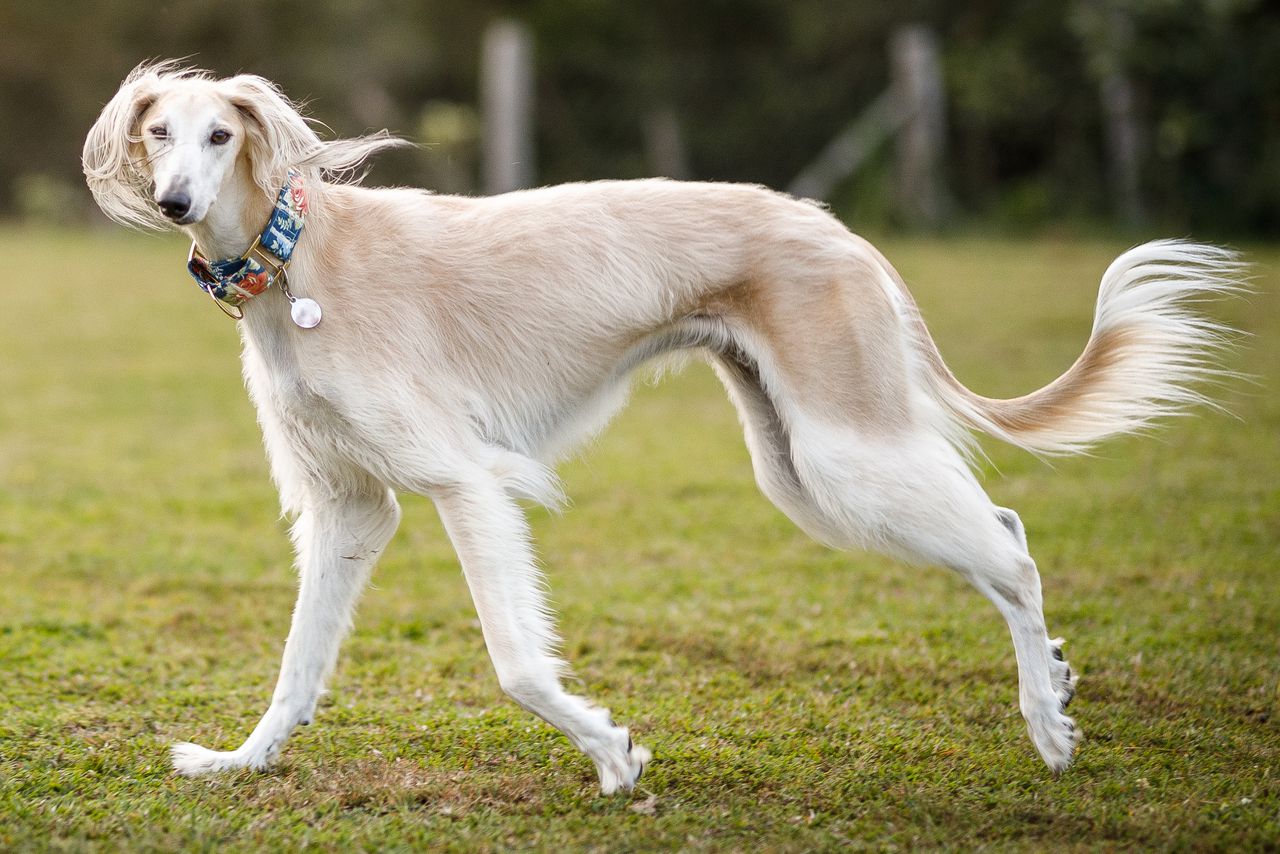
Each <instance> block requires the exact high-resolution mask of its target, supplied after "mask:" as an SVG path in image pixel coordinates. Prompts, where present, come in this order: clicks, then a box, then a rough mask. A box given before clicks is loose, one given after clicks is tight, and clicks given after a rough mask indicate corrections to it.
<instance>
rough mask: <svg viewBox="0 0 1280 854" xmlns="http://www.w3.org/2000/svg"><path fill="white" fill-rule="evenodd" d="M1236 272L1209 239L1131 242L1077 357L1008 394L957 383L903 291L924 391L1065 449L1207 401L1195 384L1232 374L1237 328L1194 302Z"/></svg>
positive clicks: (1029, 442)
mask: <svg viewBox="0 0 1280 854" xmlns="http://www.w3.org/2000/svg"><path fill="white" fill-rule="evenodd" d="M1243 270H1244V265H1243V264H1242V263H1241V262H1240V261H1239V260H1238V259H1237V257H1236V255H1235V254H1234V253H1232V252H1230V251H1228V250H1225V249H1220V248H1218V247H1214V246H1205V245H1200V244H1195V243H1187V242H1183V241H1177V240H1158V241H1153V242H1151V243H1145V244H1143V245H1141V246H1137V247H1135V248H1133V249H1130V250H1129V251H1128V252H1125V253H1124V254H1123V255H1121V256H1120V257H1119V258H1117V259H1116V260H1115V261H1114V262H1112V264H1111V266H1110V267H1109V268H1107V271H1106V273H1105V274H1104V275H1103V277H1102V286H1101V288H1100V290H1099V293H1098V303H1097V308H1096V310H1095V312H1094V321H1093V331H1092V333H1091V334H1090V336H1089V341H1088V343H1087V344H1086V345H1085V348H1084V352H1083V353H1081V354H1080V357H1079V358H1078V359H1076V361H1075V364H1073V365H1072V366H1071V367H1070V368H1068V369H1067V371H1066V373H1064V374H1062V375H1061V376H1060V377H1058V378H1057V379H1055V380H1054V381H1053V382H1051V383H1049V384H1048V385H1046V386H1044V387H1043V388H1041V389H1039V390H1037V391H1033V392H1031V393H1030V394H1027V395H1023V396H1022V397H1016V398H1011V399H1009V400H997V399H993V398H988V397H983V396H981V395H978V394H975V393H974V392H972V391H970V390H969V389H968V388H966V387H965V386H964V385H962V384H961V383H960V381H959V380H958V379H956V377H955V375H954V374H952V373H951V370H950V369H949V368H948V367H947V365H946V363H945V362H943V360H942V355H941V354H940V353H939V352H938V348H937V345H935V344H934V342H933V338H932V337H931V336H930V335H929V331H928V329H927V328H926V327H925V325H924V321H923V319H922V318H921V316H920V314H919V311H918V310H917V309H916V307H915V303H914V301H911V299H910V296H909V295H908V296H907V298H906V299H907V301H908V306H909V311H910V313H911V314H912V315H913V316H912V318H911V320H912V321H913V324H912V325H913V326H914V333H915V335H914V337H915V343H916V347H917V350H918V352H919V353H920V355H921V356H922V357H923V360H924V363H925V364H924V374H925V376H926V378H927V384H928V390H929V392H930V393H931V395H932V397H933V398H934V399H935V400H937V402H938V403H939V404H940V405H941V406H942V408H943V410H944V411H945V412H946V413H947V414H948V415H949V416H950V417H951V418H952V419H954V421H957V422H959V423H960V424H961V425H963V426H964V427H967V428H969V429H972V430H979V431H982V432H984V433H987V434H989V435H991V436H994V437H996V438H998V439H1001V440H1003V441H1006V442H1009V443H1011V444H1013V445H1017V446H1018V447H1021V448H1024V449H1026V450H1028V451H1031V452H1032V453H1035V454H1042V455H1062V454H1072V453H1080V452H1083V451H1086V450H1088V449H1089V448H1090V447H1092V446H1093V445H1094V444H1096V443H1098V442H1100V441H1102V440H1103V439H1106V438H1108V437H1111V436H1116V435H1119V434H1122V433H1132V432H1136V431H1141V430H1144V429H1146V428H1148V427H1150V426H1151V425H1152V423H1153V422H1154V421H1155V420H1156V419H1158V418H1161V417H1163V416H1166V415H1174V414H1178V413H1181V412H1183V411H1184V410H1185V409H1186V408H1187V407H1188V406H1190V405H1193V404H1198V403H1208V402H1209V401H1208V400H1207V398H1206V397H1205V396H1204V395H1203V393H1202V392H1201V391H1199V390H1198V389H1197V386H1198V385H1200V384H1201V383H1202V382H1203V381H1205V380H1213V379H1221V378H1224V377H1227V376H1230V375H1231V374H1230V372H1229V371H1226V370H1224V369H1223V368H1222V367H1221V366H1220V363H1219V360H1218V357H1219V355H1220V354H1221V351H1222V350H1223V348H1224V347H1225V346H1227V345H1228V344H1230V343H1231V342H1232V340H1233V339H1234V338H1235V337H1236V334H1237V333H1235V332H1234V331H1233V330H1232V329H1230V328H1229V327H1227V326H1225V325H1223V324H1221V323H1219V322H1217V321H1215V320H1212V319H1210V318H1209V317H1207V316H1206V315H1204V314H1201V313H1200V312H1199V311H1197V310H1196V304H1197V303H1201V302H1205V301H1206V300H1208V299H1211V298H1213V297H1215V296H1218V295H1222V294H1226V293H1235V292H1240V291H1242V290H1244V289H1245V286H1244V284H1243V282H1242V273H1243ZM904 290H905V289H904Z"/></svg>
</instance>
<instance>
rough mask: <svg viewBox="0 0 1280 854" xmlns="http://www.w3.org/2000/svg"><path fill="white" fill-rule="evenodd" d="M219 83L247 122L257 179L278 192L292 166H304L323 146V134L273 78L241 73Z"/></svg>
mask: <svg viewBox="0 0 1280 854" xmlns="http://www.w3.org/2000/svg"><path fill="white" fill-rule="evenodd" d="M219 85H220V86H221V87H222V89H223V92H224V93H225V94H226V97H227V100H228V101H230V103H231V105H232V106H233V107H235V108H236V110H237V111H238V112H239V113H240V118H241V119H242V120H243V122H244V126H245V132H246V134H247V137H248V138H247V140H246V142H245V147H244V151H245V154H246V156H247V157H248V158H249V165H250V167H251V168H252V171H253V182H254V183H255V184H257V185H258V186H259V187H261V188H262V190H263V191H264V192H265V193H267V194H269V195H274V194H275V193H276V191H278V190H279V189H280V184H281V183H282V182H283V181H284V176H285V173H286V172H287V171H288V169H289V167H290V166H300V165H302V164H303V163H305V162H306V161H307V160H308V159H309V158H311V157H313V156H314V155H315V154H316V152H317V151H318V150H319V149H320V148H321V147H322V144H321V142H320V137H319V136H317V135H316V132H315V131H313V130H312V129H311V126H310V125H309V124H307V120H306V119H304V118H303V117H302V116H301V114H299V112H298V108H297V107H296V106H294V104H293V103H292V102H290V101H289V99H288V98H286V97H285V96H284V95H283V94H282V93H281V92H280V90H279V89H278V88H276V86H275V84H274V83H272V82H271V81H269V80H266V79H264V78H262V77H258V76H257V75H255V74H240V75H237V76H235V77H230V78H227V79H226V80H223V81H221V83H220V84H219Z"/></svg>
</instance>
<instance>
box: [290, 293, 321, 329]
mask: <svg viewBox="0 0 1280 854" xmlns="http://www.w3.org/2000/svg"><path fill="white" fill-rule="evenodd" d="M289 314H291V315H292V316H293V322H294V323H296V324H298V325H299V326H301V327H302V328H303V329H310V328H312V327H313V326H315V325H316V324H318V323H319V322H320V316H321V313H320V303H318V302H316V301H315V300H313V299H311V298H309V297H298V298H297V299H295V300H294V301H293V305H291V306H290V307H289Z"/></svg>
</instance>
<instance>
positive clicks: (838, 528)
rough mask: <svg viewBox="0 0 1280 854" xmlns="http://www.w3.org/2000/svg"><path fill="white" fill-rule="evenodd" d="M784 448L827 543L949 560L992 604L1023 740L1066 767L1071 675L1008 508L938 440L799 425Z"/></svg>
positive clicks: (1071, 729) (1073, 735)
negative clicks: (1008, 650) (1010, 649)
mask: <svg viewBox="0 0 1280 854" xmlns="http://www.w3.org/2000/svg"><path fill="white" fill-rule="evenodd" d="M791 446H792V457H793V459H794V466H795V471H796V474H797V479H798V481H799V482H800V483H801V484H802V485H803V486H804V488H805V494H806V495H807V496H808V498H809V512H811V513H813V514H816V515H821V516H823V517H824V518H825V526H824V530H825V531H826V532H827V533H832V532H843V534H844V535H845V536H844V540H843V541H836V542H835V543H834V544H835V545H840V546H860V547H866V548H871V549H875V550H877V551H882V552H886V553H888V554H892V555H895V556H899V557H903V558H906V559H908V560H912V561H917V562H926V563H934V564H939V565H942V566H946V567H949V568H951V569H954V570H955V571H957V572H958V573H960V575H962V576H963V577H964V578H965V579H966V580H967V581H969V583H970V584H972V585H973V586H974V587H976V588H977V589H978V590H979V591H980V592H981V593H982V594H983V595H985V596H986V597H987V598H988V599H990V600H991V601H992V602H993V603H994V604H995V606H996V608H997V609H998V610H999V611H1000V613H1001V615H1002V616H1003V617H1004V618H1005V622H1006V623H1007V624H1008V626H1009V631H1010V634H1011V635H1012V637H1013V645H1014V651H1015V654H1016V656H1017V662H1018V682H1019V692H1018V693H1019V705H1020V707H1021V710H1022V714H1023V717H1024V718H1025V719H1026V722H1027V727H1028V729H1029V730H1030V734H1031V739H1032V741H1033V742H1034V743H1035V746H1036V749H1037V750H1038V751H1039V753H1040V755H1041V756H1042V757H1043V759H1044V761H1045V763H1046V764H1047V765H1048V766H1049V767H1050V768H1051V769H1052V770H1054V771H1055V772H1056V771H1062V770H1063V769H1065V768H1066V767H1067V766H1068V765H1069V764H1070V763H1071V760H1072V757H1073V754H1074V750H1075V745H1076V742H1077V740H1078V738H1079V734H1078V732H1077V730H1076V728H1075V724H1074V722H1073V721H1072V720H1071V719H1070V718H1069V717H1067V716H1066V715H1065V714H1063V711H1064V709H1065V707H1066V705H1067V703H1068V702H1070V700H1071V696H1072V694H1073V693H1074V689H1075V678H1074V677H1073V676H1072V674H1071V670H1070V668H1069V667H1068V666H1067V664H1066V662H1065V661H1063V660H1062V654H1061V645H1062V641H1061V640H1060V639H1059V640H1053V641H1051V640H1049V637H1048V634H1047V632H1046V630H1045V620H1044V611H1043V605H1042V598H1041V590H1040V576H1039V573H1038V572H1037V570H1036V565H1035V561H1034V560H1032V558H1031V556H1030V554H1028V552H1027V546H1026V535H1025V533H1024V531H1023V528H1022V523H1021V521H1020V520H1019V519H1018V516H1017V514H1016V513H1014V512H1013V511H1012V510H1007V509H1004V508H999V507H996V506H995V505H993V504H992V503H991V501H990V499H989V498H987V495H986V493H985V492H984V491H983V490H982V488H981V486H979V484H978V482H977V480H976V479H975V478H974V476H973V474H972V473H971V472H970V471H969V468H968V466H967V464H966V463H965V461H964V460H963V459H962V458H961V456H960V455H959V453H958V452H956V451H955V449H954V448H952V447H951V446H950V445H949V444H948V443H947V442H945V441H944V440H942V439H941V438H940V437H935V436H929V435H926V436H919V435H917V436H916V437H914V438H909V439H907V438H896V437H895V438H892V439H890V438H888V437H886V438H884V439H880V440H873V439H869V438H867V437H865V436H857V435H854V433H853V432H852V431H850V430H848V429H845V428H825V427H818V426H815V425H805V427H804V429H802V430H800V431H793V435H792V443H791Z"/></svg>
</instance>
